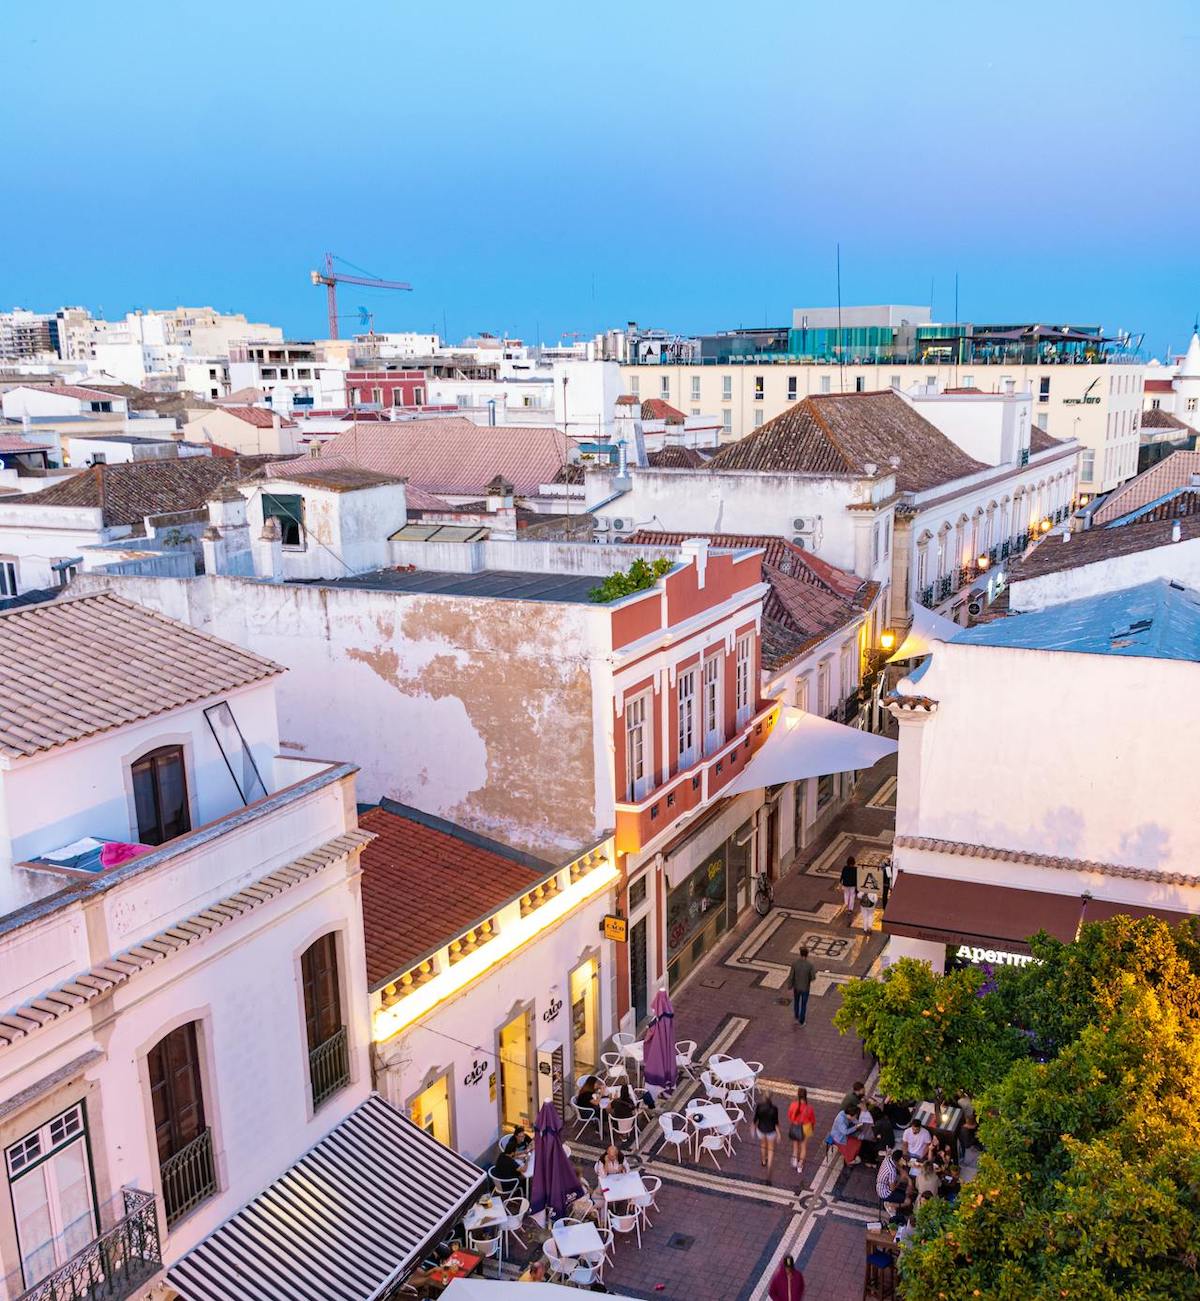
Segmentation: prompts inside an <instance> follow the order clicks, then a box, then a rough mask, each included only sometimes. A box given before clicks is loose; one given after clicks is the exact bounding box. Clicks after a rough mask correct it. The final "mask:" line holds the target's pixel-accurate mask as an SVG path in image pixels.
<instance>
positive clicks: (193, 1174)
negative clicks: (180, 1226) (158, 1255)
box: [158, 1129, 217, 1226]
mask: <svg viewBox="0 0 1200 1301" xmlns="http://www.w3.org/2000/svg"><path fill="white" fill-rule="evenodd" d="M158 1169H159V1175H160V1177H161V1179H162V1194H163V1207H164V1208H165V1210H166V1212H167V1224H168V1226H170V1225H172V1224H174V1223H175V1221H176V1220H178V1219H180V1218H181V1217H182V1216H184V1215H186V1214H187V1213H188V1211H190V1210H191V1209H192V1208H193V1207H194V1206H199V1205H200V1203H201V1202H202V1201H204V1200H205V1199H206V1198H209V1197H211V1196H212V1195H213V1193H215V1192H216V1191H217V1173H216V1167H215V1166H214V1165H213V1150H212V1130H211V1129H205V1130H201V1132H200V1133H199V1134H197V1136H196V1137H195V1138H194V1139H192V1141H191V1142H190V1143H188V1144H187V1145H186V1146H185V1147H181V1148H180V1149H179V1151H178V1152H176V1153H175V1155H174V1156H169V1157H167V1159H166V1160H165V1161H164V1162H163V1163H162V1165H161V1166H159V1168H158Z"/></svg>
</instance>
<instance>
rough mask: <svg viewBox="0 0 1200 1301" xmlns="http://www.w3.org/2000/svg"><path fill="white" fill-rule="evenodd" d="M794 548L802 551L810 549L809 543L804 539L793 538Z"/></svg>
mask: <svg viewBox="0 0 1200 1301" xmlns="http://www.w3.org/2000/svg"><path fill="white" fill-rule="evenodd" d="M792 546H794V547H799V548H800V550H801V551H805V550H807V549H808V542H807V541H806V540H805V539H804V538H793V539H792Z"/></svg>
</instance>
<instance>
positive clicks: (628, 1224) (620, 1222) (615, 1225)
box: [608, 1211, 642, 1247]
mask: <svg viewBox="0 0 1200 1301" xmlns="http://www.w3.org/2000/svg"><path fill="white" fill-rule="evenodd" d="M608 1225H609V1228H610V1229H611V1230H612V1231H613V1233H614V1234H617V1233H634V1234H636V1235H637V1245H638V1246H639V1247H640V1246H641V1245H642V1217H641V1215H640V1214H639V1213H638V1212H637V1211H630V1212H629V1213H628V1215H616V1214H611V1213H610V1214H609V1217H608Z"/></svg>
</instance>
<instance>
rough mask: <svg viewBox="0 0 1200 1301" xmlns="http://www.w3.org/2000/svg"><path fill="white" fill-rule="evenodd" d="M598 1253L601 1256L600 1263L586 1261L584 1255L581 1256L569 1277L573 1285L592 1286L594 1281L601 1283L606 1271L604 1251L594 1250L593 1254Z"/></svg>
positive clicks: (569, 1281) (568, 1280) (568, 1279)
mask: <svg viewBox="0 0 1200 1301" xmlns="http://www.w3.org/2000/svg"><path fill="white" fill-rule="evenodd" d="M597 1254H598V1255H599V1256H600V1257H601V1259H600V1261H599V1262H598V1263H589V1262H588V1261H585V1260H584V1259H583V1257H582V1256H581V1257H580V1258H579V1264H578V1265H576V1266H575V1268H574V1269H573V1270H572V1271H571V1273H570V1275H569V1276H568V1278H567V1282H568V1283H570V1284H571V1286H572V1287H586V1288H590V1287H591V1286H592V1284H593V1283H599V1282H600V1281H601V1278H600V1276H601V1274H603V1273H604V1259H603V1256H604V1253H603V1252H599V1253H597V1252H592V1255H593V1256H595V1255H597Z"/></svg>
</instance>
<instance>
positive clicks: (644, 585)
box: [588, 557, 674, 604]
mask: <svg viewBox="0 0 1200 1301" xmlns="http://www.w3.org/2000/svg"><path fill="white" fill-rule="evenodd" d="M672 564H674V561H671V560H667V559H666V558H665V557H664V558H662V559H659V560H655V561H653V562H652V563H651V564H647V563H646V561H644V560H635V561H634V562H633V564H632V565H630V566H629V568H628V569H618V570H617V572H616V573H615V574H609V576H608V577H607V578H606V579H605V580H604V581H603V582H602V583H601V584H600V585H599V586H598V587H593V588H592V590H591V591H590V592H589V593H588V597H589V599H590V600H593V601H595V602H597V604H602V603H603V602H605V601H615V600H617V598H618V597H621V596H632V595H633V593H634V592H644V591H646V590H647V589H648V588H651V587H653V586H654V584H655V583H657V582H658V580H659V579H660V578H661V577H662V576H663V574H665V573H666V572H667V570H668V569H670V568H671V566H672Z"/></svg>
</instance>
